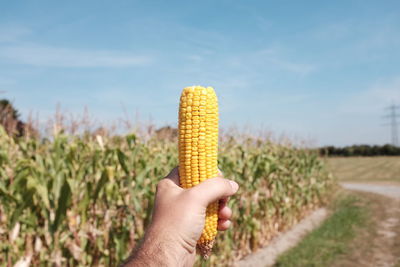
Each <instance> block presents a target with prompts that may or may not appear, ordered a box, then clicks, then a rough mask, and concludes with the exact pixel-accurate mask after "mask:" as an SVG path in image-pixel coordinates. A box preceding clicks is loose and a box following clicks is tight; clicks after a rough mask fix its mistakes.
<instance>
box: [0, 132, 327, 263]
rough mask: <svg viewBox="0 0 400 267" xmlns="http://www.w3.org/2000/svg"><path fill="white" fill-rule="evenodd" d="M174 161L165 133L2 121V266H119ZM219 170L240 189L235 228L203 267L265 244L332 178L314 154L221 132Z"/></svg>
mask: <svg viewBox="0 0 400 267" xmlns="http://www.w3.org/2000/svg"><path fill="white" fill-rule="evenodd" d="M177 164H178V151H177V143H176V142H175V141H171V140H169V139H160V138H149V139H144V138H140V137H139V136H138V135H135V134H129V135H126V136H113V137H106V136H99V135H97V136H92V135H80V136H78V135H67V134H62V133H59V134H56V135H54V136H52V137H51V138H45V139H37V138H36V139H35V138H19V139H15V138H11V137H9V136H8V135H7V134H6V133H5V131H4V130H3V129H2V128H1V127H0V265H1V266H13V265H14V264H15V263H16V262H18V261H20V262H22V261H25V262H30V264H31V266H49V265H54V266H117V265H118V264H120V263H121V261H122V260H123V259H124V258H126V257H127V256H128V255H129V253H130V251H131V250H132V249H133V248H134V247H135V245H136V244H137V243H138V242H139V241H140V239H141V237H142V236H143V234H144V231H145V229H146V226H147V225H148V223H149V221H150V219H151V213H152V207H153V200H154V194H155V189H156V184H157V181H158V180H159V179H161V178H163V177H164V176H165V175H166V174H167V173H168V172H169V171H170V170H171V169H172V168H173V167H174V166H176V165H177ZM219 168H220V169H221V170H222V171H223V172H224V175H225V177H227V178H230V179H233V180H235V181H237V182H238V183H239V184H240V191H239V192H238V193H237V195H236V196H235V197H233V198H232V199H231V201H230V204H229V205H230V206H231V207H232V209H233V218H232V221H233V227H232V228H231V229H230V230H228V231H226V232H224V233H219V234H218V236H217V241H216V246H215V248H214V249H213V254H212V256H211V258H210V259H209V260H208V261H207V262H206V263H204V262H203V264H204V265H210V266H211V265H212V266H215V265H218V266H223V265H229V264H231V263H232V262H234V261H235V260H237V259H239V258H241V257H243V256H244V255H247V254H249V253H251V252H252V251H255V250H256V249H258V248H260V247H261V246H264V245H266V244H267V243H268V242H269V240H271V238H273V237H274V236H275V235H276V234H277V233H278V232H279V231H282V230H285V229H287V228H289V227H290V226H291V225H293V224H295V223H296V222H297V221H298V220H300V219H301V218H302V217H304V216H305V215H306V214H307V213H309V212H310V211H311V210H314V209H315V208H317V207H318V206H320V205H321V204H323V203H324V201H325V200H326V198H327V196H328V195H329V192H330V190H331V187H332V185H333V184H334V181H333V179H332V178H331V175H330V174H329V173H328V172H327V171H326V170H325V167H324V165H323V162H322V161H321V160H320V159H319V158H318V155H317V153H314V152H310V151H308V150H305V149H297V148H294V147H293V146H290V145H283V144H276V143H272V142H270V141H268V140H263V139H257V138H247V139H244V138H241V139H240V140H239V139H238V138H234V137H226V138H224V140H222V141H221V145H220V151H219ZM199 261H200V260H199ZM199 264H200V263H199Z"/></svg>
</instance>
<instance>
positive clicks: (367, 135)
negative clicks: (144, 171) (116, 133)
mask: <svg viewBox="0 0 400 267" xmlns="http://www.w3.org/2000/svg"><path fill="white" fill-rule="evenodd" d="M399 62H400V2H399V1H367V0H364V1H361V0H360V1H350V0H349V1H233V0H230V1H228V0H226V1H225V0H224V1H217V0H215V1H0V91H5V93H4V92H3V93H2V94H0V97H5V98H9V99H11V100H12V101H13V102H14V103H15V105H16V107H17V108H18V109H19V110H20V111H21V113H23V114H24V116H25V117H26V116H27V114H29V113H30V112H34V113H35V114H37V113H38V114H39V116H40V117H41V119H42V120H45V119H46V118H48V117H50V116H52V114H54V111H55V109H56V106H57V104H61V107H62V109H63V110H65V111H66V112H70V113H76V114H79V113H82V111H83V108H84V107H85V106H86V107H88V109H89V111H90V113H91V114H92V116H93V117H95V118H97V119H100V120H104V121H113V120H116V119H117V118H120V117H123V116H124V109H125V110H126V112H127V113H128V114H129V115H130V116H132V117H134V116H135V114H137V113H138V114H139V116H140V117H141V118H143V119H147V118H149V117H151V118H152V120H153V122H155V123H156V124H157V125H160V126H162V125H166V124H173V125H174V124H176V120H177V118H176V117H177V114H176V113H177V104H178V100H179V95H180V91H181V89H182V88H183V87H186V86H190V85H197V84H200V85H206V86H213V87H214V88H215V89H216V91H217V94H218V95H219V100H220V109H221V125H222V127H224V128H228V127H230V126H237V127H239V128H246V127H251V128H252V129H263V130H270V131H272V132H274V133H275V134H277V135H280V134H282V133H283V134H286V135H288V136H290V137H292V138H295V139H303V138H304V139H308V140H312V141H313V142H316V144H319V145H326V144H334V145H347V144H353V143H369V144H382V143H387V142H388V141H389V140H390V136H389V129H388V128H385V127H383V126H381V125H382V124H383V119H382V115H383V114H384V107H385V106H387V105H389V104H391V103H392V102H393V101H394V102H397V103H400V63H399Z"/></svg>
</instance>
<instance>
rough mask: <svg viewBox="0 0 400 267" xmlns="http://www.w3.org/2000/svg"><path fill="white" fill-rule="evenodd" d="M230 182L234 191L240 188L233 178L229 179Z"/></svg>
mask: <svg viewBox="0 0 400 267" xmlns="http://www.w3.org/2000/svg"><path fill="white" fill-rule="evenodd" d="M229 182H230V183H231V186H232V189H233V191H234V192H236V191H237V190H238V189H239V185H238V184H237V183H236V182H235V181H232V180H229Z"/></svg>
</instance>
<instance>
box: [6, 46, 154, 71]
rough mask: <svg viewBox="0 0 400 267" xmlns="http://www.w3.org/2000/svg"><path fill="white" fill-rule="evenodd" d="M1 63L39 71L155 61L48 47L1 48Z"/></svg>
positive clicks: (140, 63)
mask: <svg viewBox="0 0 400 267" xmlns="http://www.w3.org/2000/svg"><path fill="white" fill-rule="evenodd" d="M0 59H3V60H8V61H9V62H10V63H15V64H25V65H31V66H37V67H129V66H142V65H147V64H149V63H150V62H151V61H152V60H153V59H152V58H151V57H149V56H145V55H132V54H131V53H127V52H120V51H112V50H80V49H69V48H60V47H53V46H46V45H35V44H25V45H13V46H0Z"/></svg>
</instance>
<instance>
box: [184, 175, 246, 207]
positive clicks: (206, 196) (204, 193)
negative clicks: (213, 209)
mask: <svg viewBox="0 0 400 267" xmlns="http://www.w3.org/2000/svg"><path fill="white" fill-rule="evenodd" d="M238 189H239V185H238V184H237V183H236V182H234V181H232V180H228V179H224V178H220V177H215V178H210V179H207V180H205V181H204V182H202V183H200V184H198V185H196V186H194V187H192V188H190V189H189V191H190V193H191V194H194V196H196V198H197V199H198V200H199V201H200V202H201V204H203V205H204V206H205V207H206V206H208V205H209V204H211V203H213V202H215V201H217V200H219V199H221V198H226V197H229V196H232V195H233V194H235V193H236V192H237V190H238Z"/></svg>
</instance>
